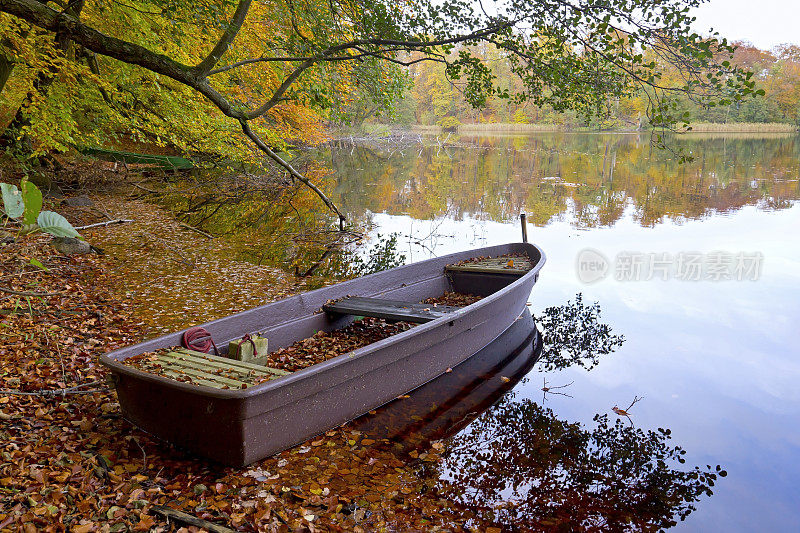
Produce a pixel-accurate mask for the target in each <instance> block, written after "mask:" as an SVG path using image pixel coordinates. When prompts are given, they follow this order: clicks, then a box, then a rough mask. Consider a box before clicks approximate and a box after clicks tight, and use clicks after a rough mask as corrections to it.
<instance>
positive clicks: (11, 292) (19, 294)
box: [0, 287, 58, 296]
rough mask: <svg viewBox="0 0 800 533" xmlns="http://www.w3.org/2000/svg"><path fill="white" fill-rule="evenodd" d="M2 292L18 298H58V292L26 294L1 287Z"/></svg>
mask: <svg viewBox="0 0 800 533" xmlns="http://www.w3.org/2000/svg"><path fill="white" fill-rule="evenodd" d="M0 292H5V293H8V294H14V295H16V296H58V293H57V292H25V291H15V290H12V289H4V288H3V287H0Z"/></svg>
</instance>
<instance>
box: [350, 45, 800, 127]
mask: <svg viewBox="0 0 800 533" xmlns="http://www.w3.org/2000/svg"><path fill="white" fill-rule="evenodd" d="M737 44H738V48H737V50H736V52H735V54H734V56H733V58H732V59H731V62H732V63H735V64H736V65H738V66H741V67H745V68H747V69H749V70H751V71H752V72H753V76H754V78H755V79H756V80H757V87H758V88H759V89H763V90H764V93H765V94H764V96H760V97H755V98H748V99H746V100H744V101H742V102H737V103H733V104H731V105H728V106H718V107H701V106H699V105H698V104H696V103H695V102H694V101H692V100H691V99H689V98H688V97H687V96H685V95H680V94H679V95H678V96H677V105H678V107H679V109H680V110H681V112H685V113H688V115H687V116H688V117H689V120H688V121H689V122H690V123H692V124H693V125H694V126H693V127H694V129H695V130H697V131H721V128H720V127H719V126H716V125H719V124H739V123H743V124H746V126H745V127H744V128H740V127H735V126H730V127H731V128H733V129H735V130H736V131H791V130H793V129H797V127H798V125H800V46H797V45H783V46H779V47H776V48H775V49H773V50H771V51H764V50H759V49H758V48H756V47H754V46H752V45H750V44H748V43H737ZM483 53H484V54H485V56H486V58H487V59H489V60H492V61H490V64H491V65H493V66H492V69H493V74H494V75H495V76H497V78H498V80H500V81H501V84H503V83H505V84H506V85H507V86H508V88H509V89H512V90H513V88H514V87H513V86H514V84H515V83H516V77H515V76H513V75H512V73H511V70H510V68H509V65H508V64H507V62H506V61H505V60H504V57H503V55H502V54H501V53H499V52H498V51H497V50H496V49H491V48H487V49H485V50H483ZM681 76H682V74H681V73H680V72H678V71H674V70H669V69H667V68H665V71H664V74H663V77H662V81H663V82H664V83H666V84H669V83H674V84H675V85H678V84H679V83H680V81H681ZM647 98H648V95H647V94H645V93H644V92H642V93H640V94H631V95H629V96H625V97H623V98H619V99H616V100H614V101H609V102H607V103H605V109H604V110H603V112H601V113H598V114H597V116H594V117H591V118H587V117H584V116H580V115H578V114H577V113H575V112H571V111H567V112H560V111H555V110H553V109H552V108H547V107H538V106H535V105H533V104H531V103H529V102H528V103H514V102H512V101H510V100H509V99H503V98H499V97H492V98H489V99H488V100H487V102H486V105H485V106H484V107H483V108H480V109H475V108H473V107H472V106H470V105H469V104H468V103H467V102H466V100H465V99H464V97H463V95H462V93H461V87H460V86H459V85H458V83H453V82H451V81H450V80H448V79H447V77H446V76H445V70H444V66H443V65H442V64H440V63H433V62H420V63H417V64H415V65H413V66H412V67H411V69H410V80H409V86H408V89H407V90H406V91H405V92H404V94H403V97H402V98H401V100H400V101H398V102H397V103H396V106H395V109H394V113H393V114H391V115H384V116H381V117H368V116H367V117H362V118H361V119H360V120H356V121H354V123H353V125H355V126H360V125H361V124H362V123H363V122H364V121H368V122H381V123H399V124H404V125H421V126H439V127H441V128H443V129H452V130H455V129H458V130H459V131H462V132H465V131H466V130H468V129H470V128H472V129H473V131H478V129H481V130H483V131H489V130H492V129H493V128H499V129H501V130H503V131H537V130H539V129H561V130H636V129H644V128H647V127H648V126H649V122H648V119H647V116H646V110H647V104H648V100H647ZM767 124H769V126H767ZM772 124H776V125H775V126H773V125H772ZM460 125H463V126H462V127H459V126H460ZM473 125H474V126H473ZM493 125H494V126H493ZM517 125H518V126H517ZM476 128H478V129H476ZM722 129H724V128H722Z"/></svg>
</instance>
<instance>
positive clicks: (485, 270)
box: [445, 257, 533, 276]
mask: <svg viewBox="0 0 800 533" xmlns="http://www.w3.org/2000/svg"><path fill="white" fill-rule="evenodd" d="M531 268H533V265H532V264H531V260H530V259H528V258H527V257H489V258H485V259H480V260H477V261H471V262H467V263H458V264H455V265H447V266H446V267H445V271H446V272H472V273H475V274H512V275H517V276H523V275H525V274H526V273H527V272H528V271H529V270H530V269H531Z"/></svg>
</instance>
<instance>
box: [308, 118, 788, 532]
mask: <svg viewBox="0 0 800 533" xmlns="http://www.w3.org/2000/svg"><path fill="white" fill-rule="evenodd" d="M409 137H410V136H409ZM669 146H670V148H671V149H672V151H663V150H658V149H656V148H653V147H652V146H651V143H650V137H649V136H639V135H604V134H596V135H594V134H538V135H533V136H505V137H490V138H489V137H461V138H457V139H456V138H454V137H452V136H451V137H448V138H447V139H445V135H442V136H440V137H439V138H434V137H425V138H424V139H423V142H422V143H420V142H409V139H399V140H398V139H393V140H391V141H384V142H373V143H371V144H369V145H367V146H362V145H358V144H356V145H352V144H350V143H347V142H336V143H333V144H332V146H331V147H330V149H329V150H327V151H324V152H322V153H319V154H318V155H317V156H316V157H317V158H318V160H319V161H321V162H322V163H323V165H324V166H330V168H332V169H333V171H334V172H333V176H332V177H331V178H330V179H332V180H333V181H334V183H335V187H334V188H333V192H332V195H333V197H334V198H335V199H336V200H337V201H338V202H339V203H340V205H343V206H344V208H345V209H347V211H348V212H349V213H350V214H351V216H352V217H355V218H356V219H359V220H361V221H368V222H369V223H371V224H372V229H371V230H370V235H372V236H373V237H375V236H377V235H378V234H382V235H387V234H392V233H396V234H398V236H399V237H398V242H399V251H400V252H401V253H403V254H405V256H406V260H407V261H417V260H421V259H425V258H428V257H431V256H434V255H436V256H438V255H443V254H446V253H449V252H454V251H458V250H462V249H465V248H469V247H478V246H487V245H492V244H498V243H505V242H509V241H516V240H519V239H520V227H519V221H518V219H517V217H518V215H519V213H520V212H525V213H527V215H528V219H529V220H530V221H531V224H530V225H529V228H528V234H529V238H530V240H531V241H532V242H534V243H536V244H537V245H539V246H541V247H542V248H543V249H544V250H545V252H546V254H547V259H548V260H547V264H546V265H545V267H544V269H543V271H542V274H541V278H540V280H539V283H538V284H537V286H536V287H535V289H534V291H533V294H532V295H531V298H530V303H531V307H530V309H531V311H532V312H533V314H534V315H536V316H539V315H541V314H542V313H543V311H544V310H545V309H546V308H548V307H551V306H563V305H564V304H565V303H566V302H567V301H574V299H575V296H576V294H578V293H582V295H583V301H584V303H586V304H588V303H591V302H595V301H596V302H598V303H599V305H600V308H601V310H602V315H601V321H602V322H605V323H608V324H609V325H610V326H611V327H612V328H613V331H614V333H615V334H621V335H624V338H625V341H624V343H623V344H622V346H620V347H619V348H618V349H616V351H614V352H613V353H610V354H607V355H601V356H600V357H599V362H598V364H597V366H596V367H595V368H594V369H592V370H591V371H587V370H585V369H584V368H581V367H575V366H573V367H570V368H566V369H563V370H560V371H551V372H547V373H541V372H540V371H538V370H536V369H534V370H533V371H532V372H531V373H529V374H528V375H527V377H526V378H525V379H523V380H522V381H520V382H519V383H518V384H517V385H516V387H515V388H514V390H513V392H512V393H511V395H510V396H507V398H506V400H504V401H503V402H502V403H501V404H500V405H499V406H497V407H495V408H494V409H496V410H500V411H502V413H501V414H503V416H505V417H508V413H512V412H517V413H525V412H529V411H530V409H535V408H536V407H535V406H533V405H531V403H535V404H537V405H538V406H539V407H543V408H549V409H552V412H553V414H554V416H555V417H556V418H557V419H559V420H561V421H563V422H564V423H573V422H577V423H580V424H581V426H582V427H584V428H587V429H592V428H595V427H596V425H597V423H596V422H595V421H593V418H594V417H595V415H597V414H604V415H607V416H608V417H609V420H610V421H611V422H613V421H614V420H615V419H617V418H621V419H622V421H623V422H624V423H625V424H635V426H636V427H637V428H640V429H642V430H657V428H669V429H670V430H671V437H672V439H671V441H670V442H671V444H672V445H677V446H680V447H682V448H684V449H685V450H686V455H685V456H684V458H685V459H686V464H685V465H684V467H685V468H686V469H687V470H688V469H689V467H690V465H702V466H705V465H711V466H712V467H715V465H721V466H722V467H723V468H724V470H726V471H727V474H728V475H727V477H724V478H722V477H720V478H718V479H717V480H716V483H715V486H714V487H713V489H712V490H713V496H711V497H707V496H703V497H701V498H700V500H699V501H698V502H697V503H696V504H695V505H696V507H697V510H696V511H695V512H693V513H692V514H691V515H689V517H688V518H687V520H686V521H685V522H681V523H680V524H679V526H678V528H679V529H683V530H687V531H708V530H718V531H719V530H724V531H754V530H771V531H797V530H800V487H798V484H797V479H800V387H798V385H797V383H798V381H800V348H798V343H797V339H796V337H797V335H798V332H799V331H800V329H798V319H799V318H800V239H799V238H798V231H800V205H798V202H797V200H798V198H799V197H800V185H798V178H799V177H800V172H799V168H798V167H799V166H800V139H798V137H796V136H791V135H775V136H751V135H744V134H739V135H704V134H694V135H686V136H683V137H680V138H677V139H671V140H670V141H669ZM681 154H684V155H689V156H691V161H689V162H686V163H680V162H679V158H680V155H681ZM593 268H595V269H596V270H593ZM603 270H604V272H603ZM544 333H545V336H546V335H547V332H546V331H545V332H544ZM545 379H546V380H547V386H548V387H556V386H563V385H567V384H569V385H568V386H566V387H564V388H562V389H553V388H551V390H550V391H549V393H547V394H544V391H542V388H543V380H545ZM554 392H562V393H565V394H568V395H569V396H566V395H563V394H555V393H554ZM635 398H642V399H641V400H640V401H637V402H636V403H635V405H633V407H631V408H630V409H629V415H630V422H629V421H628V420H627V419H626V418H623V417H620V416H619V415H617V414H616V413H615V412H614V411H612V408H613V407H614V406H618V407H619V408H621V409H626V408H627V407H628V405H629V404H630V403H631V402H632V401H633V400H634V399H635ZM525 402H528V403H527V404H526V409H528V411H526V410H525V409H517V410H515V409H514V406H515V405H517V406H522V405H523V404H525ZM498 412H499V411H498ZM538 414H539V415H541V412H539V413H538ZM497 415H498V413H494V414H493V413H492V410H489V411H488V412H486V413H484V414H483V415H481V417H479V418H478V419H477V420H476V421H475V422H473V423H472V424H471V425H470V426H468V427H467V428H466V429H464V430H462V432H461V433H460V435H462V437H459V436H458V435H457V436H455V437H451V438H450V440H449V441H448V442H450V443H451V444H450V445H451V446H464V445H465V444H464V443H465V442H469V441H470V440H469V438H465V437H464V435H470V433H471V432H472V433H475V432H479V431H482V429H481V428H485V426H486V425H487V424H491V420H492V418H493V417H495V418H497ZM520 416H523V415H520ZM506 421H508V418H506ZM523 425H524V424H523V423H522V421H520V427H522V426H523ZM470 428H472V429H470ZM476 428H477V429H476ZM459 438H460V440H459ZM446 445H447V444H446ZM461 452H463V450H461ZM456 455H458V454H456ZM507 455H508V457H506V458H505V459H506V460H507V461H513V460H514V457H515V456H514V454H513V453H511V451H509V452H508V454H507ZM462 456H463V453H462ZM495 459H496V458H495ZM532 460H534V461H535V458H532ZM460 464H461V463H459V461H458V460H457V459H452V460H451V462H450V466H449V467H450V468H456V469H457V468H458V467H459V465H460ZM447 468H448V467H444V468H443V469H442V470H441V471H437V472H436V475H440V476H442V477H443V478H447V477H450V478H458V475H457V473H454V472H452V471H451V472H448V471H447ZM506 468H509V469H513V468H511V467H510V466H509V465H508V464H506ZM461 481H463V480H461ZM467 485H469V483H467ZM537 486H539V485H537ZM496 488H497V487H494V489H496ZM483 489H485V487H484V486H483V485H482V482H480V483H479V482H476V483H475V486H473V487H470V488H469V490H470V491H473V492H476V491H481V490H483ZM630 490H634V489H633V488H632V487H630ZM467 492H469V491H466V490H465V493H467ZM534 492H535V491H534ZM498 494H500V495H506V496H510V497H514V498H517V499H520V498H522V500H523V501H524V498H523V496H527V497H532V494H533V492H532V487H531V486H527V487H526V486H525V484H524V483H523V484H522V486H518V487H517V488H516V489H514V488H513V487H507V486H506V487H504V488H503V490H501V491H500V493H496V494H494V495H493V496H492V497H493V498H497V495H498ZM464 498H465V502H466V503H467V504H469V503H470V502H469V501H467V500H470V498H471V499H472V500H470V501H474V500H476V498H475V497H474V495H472V496H464ZM528 505H530V502H529V503H528ZM530 508H531V509H536V507H535V506H532V507H530Z"/></svg>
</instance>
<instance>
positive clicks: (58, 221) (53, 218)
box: [36, 211, 80, 237]
mask: <svg viewBox="0 0 800 533" xmlns="http://www.w3.org/2000/svg"><path fill="white" fill-rule="evenodd" d="M36 222H37V223H38V224H39V227H40V228H41V229H42V231H45V232H47V233H49V234H50V235H53V236H54V237H80V234H78V231H77V230H76V229H75V228H73V227H72V224H70V223H69V221H68V220H67V219H66V218H64V217H62V216H61V215H59V214H58V213H54V212H53V211H42V212H41V213H39V217H38V218H37V219H36Z"/></svg>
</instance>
